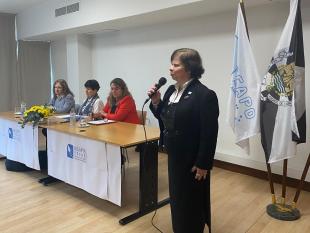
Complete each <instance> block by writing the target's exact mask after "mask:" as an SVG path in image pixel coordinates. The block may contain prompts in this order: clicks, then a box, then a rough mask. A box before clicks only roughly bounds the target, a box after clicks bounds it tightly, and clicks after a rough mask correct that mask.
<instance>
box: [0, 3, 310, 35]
mask: <svg viewBox="0 0 310 233" xmlns="http://www.w3.org/2000/svg"><path fill="white" fill-rule="evenodd" d="M46 1H53V0H0V12H6V13H18V12H21V11H23V10H25V9H27V8H29V7H31V6H33V5H35V4H40V3H42V2H46ZM124 1H128V0H124ZM239 1H240V0H202V1H198V2H195V3H191V4H185V5H182V6H178V7H171V8H167V9H163V10H159V11H153V12H149V13H146V14H141V15H136V16H132V17H126V18H122V19H115V20H112V21H106V22H102V23H97V24H93V25H85V26H81V27H77V28H71V29H66V30H62V31H57V32H51V33H46V34H42V35H36V36H34V37H32V38H28V39H30V40H31V39H33V40H53V39H55V38H57V37H63V36H65V35H68V34H75V33H77V34H80V33H87V34H97V33H102V32H104V31H105V30H110V29H113V30H122V29H124V28H131V27H137V26H142V25H149V24H156V23H162V22H169V21H173V20H179V19H184V18H191V17H197V16H201V15H206V14H215V13H219V12H225V11H228V10H233V9H235V8H236V5H237V3H238V2H239ZM289 1H290V0H244V2H245V5H246V7H255V6H259V5H264V4H273V3H276V2H282V3H283V2H289ZM308 1H309V0H306V2H308ZM304 2H305V1H303V3H304ZM304 4H305V3H304Z"/></svg>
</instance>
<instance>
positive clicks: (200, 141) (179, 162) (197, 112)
mask: <svg viewBox="0 0 310 233" xmlns="http://www.w3.org/2000/svg"><path fill="white" fill-rule="evenodd" d="M169 70H170V75H171V77H172V79H173V80H175V81H176V83H175V84H174V85H171V86H170V87H169V88H168V89H167V91H166V93H165V95H164V97H163V99H161V95H160V93H159V92H158V91H155V86H154V87H152V88H151V89H150V90H149V91H148V95H149V96H150V95H152V97H151V100H152V102H151V104H150V109H151V111H152V112H153V114H154V115H155V117H157V118H159V119H161V120H162V121H163V123H164V144H165V148H166V149H167V152H168V174H169V193H170V206H171V216H172V226H173V231H174V232H176V233H183V232H184V233H188V232H193V233H202V232H203V231H204V227H205V223H207V224H208V225H209V226H210V219H211V217H210V212H209V210H210V203H209V201H210V196H209V195H210V174H209V173H210V170H211V169H212V166H213V159H214V154H215V148H216V142H217V133H218V115H219V107H218V100H217V96H216V94H215V92H214V91H212V90H210V89H209V88H207V87H206V86H204V85H203V84H202V83H201V82H200V81H199V78H201V75H202V74H203V73H204V68H203V66H202V60H201V57H200V55H199V53H198V52H197V51H196V50H194V49H188V48H183V49H177V50H175V51H174V52H173V53H172V55H171V66H170V69H169Z"/></svg>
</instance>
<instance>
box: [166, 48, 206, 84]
mask: <svg viewBox="0 0 310 233" xmlns="http://www.w3.org/2000/svg"><path fill="white" fill-rule="evenodd" d="M176 57H178V58H179V59H180V61H181V63H182V64H183V65H184V68H185V70H186V71H188V72H190V76H191V78H196V79H199V78H201V75H202V74H203V73H204V72H205V69H204V68H203V66H202V59H201V57H200V55H199V53H198V51H196V50H195V49H189V48H181V49H177V50H175V51H174V52H173V53H172V55H171V62H172V60H173V59H174V58H176Z"/></svg>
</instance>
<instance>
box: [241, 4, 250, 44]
mask: <svg viewBox="0 0 310 233" xmlns="http://www.w3.org/2000/svg"><path fill="white" fill-rule="evenodd" d="M240 6H241V11H242V15H243V19H244V24H245V29H246V34H247V36H248V39H249V41H250V36H249V30H248V22H247V20H246V14H245V8H244V2H243V0H240Z"/></svg>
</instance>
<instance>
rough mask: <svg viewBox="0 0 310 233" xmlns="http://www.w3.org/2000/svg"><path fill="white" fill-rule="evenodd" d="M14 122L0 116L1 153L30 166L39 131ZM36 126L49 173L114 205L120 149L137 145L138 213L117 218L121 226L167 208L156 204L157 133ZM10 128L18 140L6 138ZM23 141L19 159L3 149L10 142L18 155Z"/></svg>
mask: <svg viewBox="0 0 310 233" xmlns="http://www.w3.org/2000/svg"><path fill="white" fill-rule="evenodd" d="M17 121H18V118H17V117H16V116H15V115H14V114H13V113H12V112H2V113H0V140H1V141H0V148H2V149H0V154H3V155H5V156H8V158H9V159H13V160H16V161H19V162H25V159H24V157H27V156H29V157H30V158H31V161H33V160H38V159H37V158H38V132H39V130H38V127H32V125H26V127H25V128H24V129H22V128H21V126H20V125H18V124H17V123H16V122H17ZM12 127H13V129H12ZM18 127H19V128H18ZM40 127H42V128H46V129H47V155H48V174H49V175H51V176H53V177H55V178H57V179H60V180H62V181H65V182H66V183H69V184H71V185H74V186H76V187H79V188H81V189H83V190H85V191H87V192H89V193H91V194H93V195H95V196H98V197H100V198H102V199H105V200H108V201H111V202H112V203H115V204H117V205H119V206H121V183H122V182H121V179H122V175H121V173H122V169H121V154H122V150H123V149H126V148H128V147H132V146H136V145H141V146H140V147H141V149H140V152H139V207H138V211H137V212H135V213H133V214H131V215H129V216H127V217H125V218H122V219H121V220H120V221H119V223H120V224H122V225H125V224H127V223H129V222H131V221H134V220H135V219H137V218H139V217H141V216H143V215H145V214H147V213H149V212H151V211H153V210H155V209H157V208H160V207H162V206H164V205H165V204H167V203H169V200H168V199H165V200H163V201H158V139H159V134H160V131H159V129H158V128H156V127H149V126H145V131H144V127H143V126H142V125H136V124H130V123H124V122H114V123H109V124H102V125H90V126H89V127H87V128H80V127H79V125H78V123H76V125H74V126H71V125H70V124H69V123H52V124H45V125H40ZM10 129H12V130H13V132H15V131H16V132H17V133H16V132H15V134H18V135H19V137H18V140H13V139H12V138H11V137H10V131H11V130H10ZM14 130H15V131H14ZM24 134H25V136H20V135H24ZM145 135H146V138H147V139H146V138H145ZM26 139H27V141H31V142H32V143H30V144H29V142H28V144H29V147H31V150H30V152H31V153H28V152H27V153H23V157H22V158H23V159H22V160H21V161H20V160H18V159H21V158H20V157H18V156H16V155H13V156H12V152H13V151H10V150H8V145H9V144H10V143H11V144H12V142H11V141H14V143H15V145H17V144H22V145H23V146H22V148H21V150H17V151H16V150H15V153H22V150H23V149H24V148H26V147H27V143H25V142H23V140H26ZM5 143H6V144H7V145H4V144H5ZM28 150H29V149H28ZM7 152H10V153H7ZM25 164H26V165H27V163H25ZM28 164H29V163H28Z"/></svg>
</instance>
